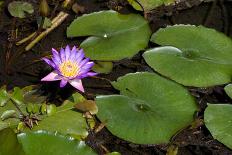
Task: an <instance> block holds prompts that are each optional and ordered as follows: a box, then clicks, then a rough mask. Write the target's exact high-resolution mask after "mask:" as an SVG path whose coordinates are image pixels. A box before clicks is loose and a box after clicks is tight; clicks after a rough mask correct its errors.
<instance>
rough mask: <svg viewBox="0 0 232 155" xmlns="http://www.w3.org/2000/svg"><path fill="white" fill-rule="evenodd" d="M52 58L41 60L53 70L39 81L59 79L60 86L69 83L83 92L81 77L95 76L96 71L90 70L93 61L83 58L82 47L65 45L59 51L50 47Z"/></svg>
mask: <svg viewBox="0 0 232 155" xmlns="http://www.w3.org/2000/svg"><path fill="white" fill-rule="evenodd" d="M52 55H53V56H52V59H51V60H50V59H48V58H43V60H44V61H45V62H46V63H47V64H49V65H50V66H51V67H53V68H54V71H53V72H51V73H49V74H48V75H47V76H45V77H44V78H42V79H41V81H57V80H61V81H60V87H64V86H65V85H66V84H67V83H70V84H71V85H72V86H73V87H75V88H76V89H78V90H80V91H81V92H84V88H83V85H82V81H81V79H82V78H85V77H88V76H95V75H97V73H95V72H91V71H90V70H91V68H92V67H93V65H94V62H92V61H89V60H90V59H89V58H85V54H84V51H83V49H77V48H76V46H73V48H72V49H70V47H69V46H68V45H67V46H66V48H65V49H63V48H61V49H60V52H57V51H56V50H55V49H54V48H53V49H52Z"/></svg>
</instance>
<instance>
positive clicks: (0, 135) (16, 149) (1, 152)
mask: <svg viewBox="0 0 232 155" xmlns="http://www.w3.org/2000/svg"><path fill="white" fill-rule="evenodd" d="M0 144H1V145H0V155H25V153H24V151H23V149H22V146H21V145H20V144H19V142H18V139H17V136H16V134H15V133H14V131H13V130H12V129H10V128H6V129H4V130H1V131H0Z"/></svg>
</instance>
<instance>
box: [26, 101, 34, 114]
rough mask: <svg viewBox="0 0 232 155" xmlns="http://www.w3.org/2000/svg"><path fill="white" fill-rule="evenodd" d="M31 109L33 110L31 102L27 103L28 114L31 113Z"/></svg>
mask: <svg viewBox="0 0 232 155" xmlns="http://www.w3.org/2000/svg"><path fill="white" fill-rule="evenodd" d="M32 110H33V104H32V103H28V104H27V112H28V113H29V114H30V113H32Z"/></svg>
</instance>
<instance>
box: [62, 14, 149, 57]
mask: <svg viewBox="0 0 232 155" xmlns="http://www.w3.org/2000/svg"><path fill="white" fill-rule="evenodd" d="M150 35H151V30H150V27H149V25H148V22H147V21H146V20H145V19H144V18H143V17H141V16H140V15H138V14H129V15H123V14H119V13H118V12H115V11H112V10H109V11H100V12H95V13H91V14H86V15H83V16H81V17H78V18H77V19H76V20H74V21H73V22H72V23H71V25H70V26H69V27H68V28H67V36H68V37H81V36H90V37H89V38H87V39H86V40H85V41H84V42H82V43H81V45H80V47H81V48H83V49H84V51H85V54H86V56H87V57H90V58H91V59H92V60H101V61H112V60H121V59H123V58H130V57H132V56H134V55H135V54H136V53H138V52H139V51H140V50H143V49H144V48H145V47H146V46H147V44H148V42H149V38H150Z"/></svg>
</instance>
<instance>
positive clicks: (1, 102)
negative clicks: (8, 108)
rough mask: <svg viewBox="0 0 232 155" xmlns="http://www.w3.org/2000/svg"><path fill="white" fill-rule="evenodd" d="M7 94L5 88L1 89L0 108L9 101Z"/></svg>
mask: <svg viewBox="0 0 232 155" xmlns="http://www.w3.org/2000/svg"><path fill="white" fill-rule="evenodd" d="M9 99H10V98H9V96H8V93H7V92H6V88H5V87H3V88H1V89H0V107H3V106H5V105H6V103H7V102H8V101H9Z"/></svg>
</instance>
